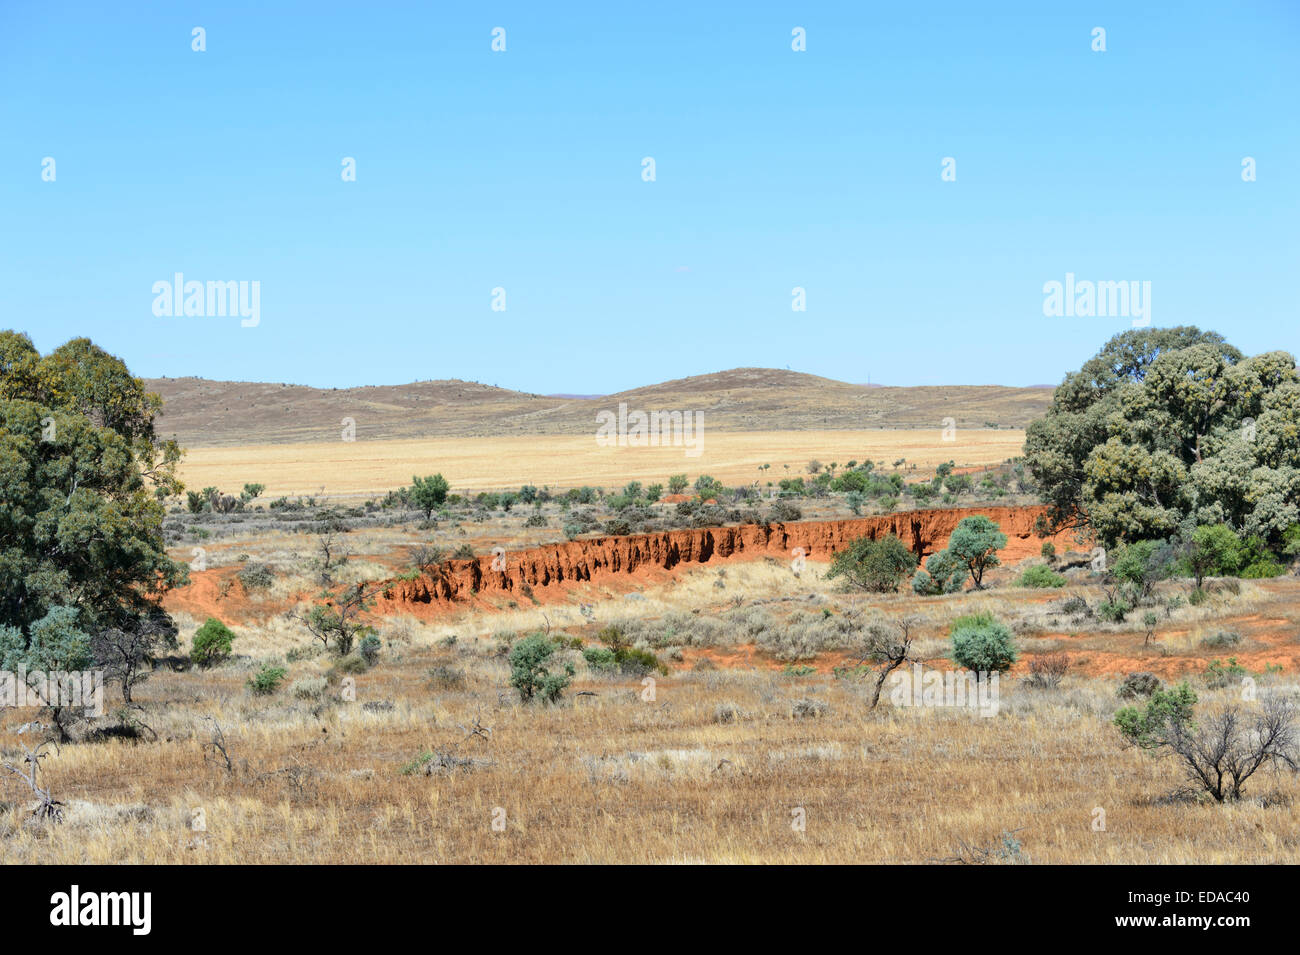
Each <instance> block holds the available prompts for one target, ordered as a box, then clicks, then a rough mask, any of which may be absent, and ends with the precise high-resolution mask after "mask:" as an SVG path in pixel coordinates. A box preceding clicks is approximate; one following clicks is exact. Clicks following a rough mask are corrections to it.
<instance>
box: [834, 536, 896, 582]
mask: <svg viewBox="0 0 1300 955" xmlns="http://www.w3.org/2000/svg"><path fill="white" fill-rule="evenodd" d="M915 567H916V555H915V554H913V553H912V552H911V551H910V550H908V549H907V545H906V544H904V543H903V542H902V541H901V540H899V539H898V538H897V537H896V536H895V535H893V534H890V535H889V536H888V537H882V538H881V539H880V540H871V539H870V538H867V537H859V538H858V539H857V540H855V541H853V543H851V544H849V546H848V547H847V548H845V549H844V550H842V551H840V552H839V553H838V554H836V555H835V557H834V559H833V560H832V561H831V569H830V570H828V571H827V572H826V577H827V579H830V578H832V577H843V578H844V579H845V582H846V583H847V584H848V585H849V587H851V588H853V589H857V590H868V591H871V592H873V593H891V592H893V591H895V590H897V589H898V584H899V582H900V581H902V579H903V578H904V577H906V576H907V575H908V574H910V573H911V572H912V570H913V568H915Z"/></svg>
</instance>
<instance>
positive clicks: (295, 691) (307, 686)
mask: <svg viewBox="0 0 1300 955" xmlns="http://www.w3.org/2000/svg"><path fill="white" fill-rule="evenodd" d="M327 686H329V681H328V680H326V679H325V678H324V677H323V676H309V677H304V678H303V679H301V680H294V681H293V682H292V683H291V684H289V693H290V694H291V695H292V696H294V697H295V698H297V699H299V700H318V699H320V698H321V697H322V696H324V695H325V688H326V687H327Z"/></svg>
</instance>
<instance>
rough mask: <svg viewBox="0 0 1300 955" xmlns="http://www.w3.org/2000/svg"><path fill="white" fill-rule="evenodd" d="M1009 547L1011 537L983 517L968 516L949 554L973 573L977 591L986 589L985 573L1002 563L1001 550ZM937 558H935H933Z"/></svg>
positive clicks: (951, 542)
mask: <svg viewBox="0 0 1300 955" xmlns="http://www.w3.org/2000/svg"><path fill="white" fill-rule="evenodd" d="M1006 546H1007V535H1006V534H1004V533H1002V530H1001V528H999V527H998V525H997V524H996V523H995V522H994V521H993V520H992V519H991V518H988V517H985V516H984V515H983V514H976V515H975V516H973V517H964V518H962V520H961V522H960V523H959V524H958V525H957V527H956V529H955V530H954V531H953V532H952V536H951V537H949V538H948V548H947V552H948V553H949V554H950V555H951V556H952V557H953V558H955V559H956V560H957V561H959V562H960V563H961V564H962V565H963V566H965V567H966V569H967V570H969V571H970V576H971V580H972V581H974V584H975V589H976V590H983V589H984V572H985V571H986V570H988V569H989V568H990V567H996V566H998V565H999V564H1000V563H1002V561H1001V559H1000V558H999V557H998V551H1000V550H1001V549H1002V548H1004V547H1006ZM932 559H933V558H932Z"/></svg>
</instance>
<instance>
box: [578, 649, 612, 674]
mask: <svg viewBox="0 0 1300 955" xmlns="http://www.w3.org/2000/svg"><path fill="white" fill-rule="evenodd" d="M582 658H583V659H584V660H586V661H587V666H589V667H591V669H593V670H596V671H600V672H604V671H607V670H612V669H614V666H615V665H616V664H617V662H618V660H617V658H616V656H615V654H614V651H613V650H610V649H609V648H608V647H587V648H586V649H585V650H583V651H582Z"/></svg>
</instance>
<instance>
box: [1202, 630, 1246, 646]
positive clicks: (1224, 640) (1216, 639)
mask: <svg viewBox="0 0 1300 955" xmlns="http://www.w3.org/2000/svg"><path fill="white" fill-rule="evenodd" d="M1239 643H1241V634H1239V633H1237V632H1235V631H1233V630H1216V631H1214V632H1213V633H1211V634H1207V635H1206V636H1204V637H1202V638H1201V646H1203V647H1235V646H1236V645H1237V644H1239Z"/></svg>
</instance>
